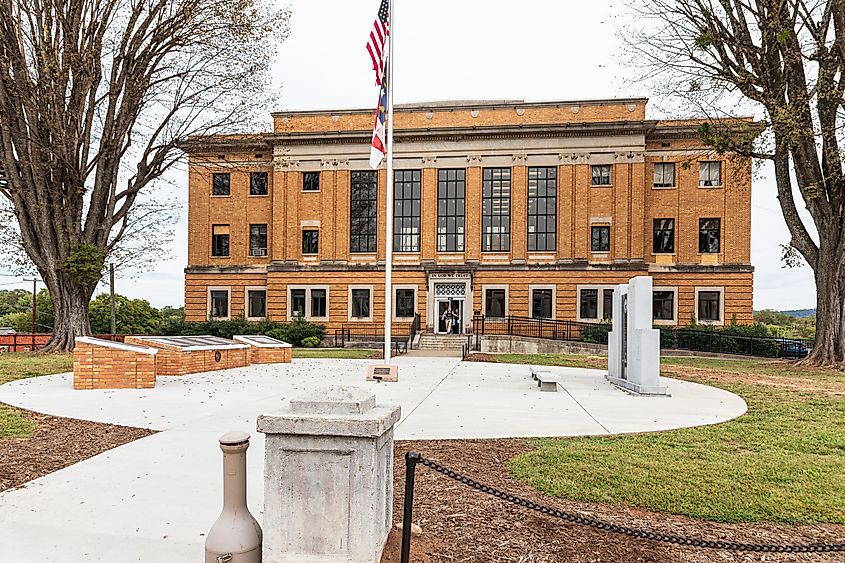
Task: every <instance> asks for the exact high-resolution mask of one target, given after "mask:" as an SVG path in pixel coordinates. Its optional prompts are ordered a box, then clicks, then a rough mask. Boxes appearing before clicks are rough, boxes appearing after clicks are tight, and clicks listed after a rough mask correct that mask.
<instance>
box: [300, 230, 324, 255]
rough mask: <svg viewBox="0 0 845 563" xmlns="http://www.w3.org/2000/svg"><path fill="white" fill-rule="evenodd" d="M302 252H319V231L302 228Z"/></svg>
mask: <svg viewBox="0 0 845 563" xmlns="http://www.w3.org/2000/svg"><path fill="white" fill-rule="evenodd" d="M302 253H303V254H319V253H320V231H318V230H316V229H303V231H302Z"/></svg>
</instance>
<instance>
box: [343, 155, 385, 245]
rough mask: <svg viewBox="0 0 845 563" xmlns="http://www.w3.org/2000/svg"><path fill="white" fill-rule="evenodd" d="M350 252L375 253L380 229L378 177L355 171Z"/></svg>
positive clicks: (351, 188) (351, 206) (350, 223)
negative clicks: (378, 219) (378, 220)
mask: <svg viewBox="0 0 845 563" xmlns="http://www.w3.org/2000/svg"><path fill="white" fill-rule="evenodd" d="M349 199H350V202H349V252H375V251H376V231H377V229H378V222H377V216H378V175H377V173H376V171H375V170H365V171H353V172H352V180H351V184H350V189H349Z"/></svg>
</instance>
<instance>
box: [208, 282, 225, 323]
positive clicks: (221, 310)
mask: <svg viewBox="0 0 845 563" xmlns="http://www.w3.org/2000/svg"><path fill="white" fill-rule="evenodd" d="M209 299H210V301H211V302H210V307H209V312H208V316H209V317H210V318H212V319H228V318H229V290H227V289H212V290H210V291H209Z"/></svg>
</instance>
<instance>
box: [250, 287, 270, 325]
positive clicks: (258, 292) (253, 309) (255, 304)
mask: <svg viewBox="0 0 845 563" xmlns="http://www.w3.org/2000/svg"><path fill="white" fill-rule="evenodd" d="M246 300H247V316H248V317H249V318H252V319H262V318H264V317H266V316H267V291H266V290H264V289H249V290H247V292H246Z"/></svg>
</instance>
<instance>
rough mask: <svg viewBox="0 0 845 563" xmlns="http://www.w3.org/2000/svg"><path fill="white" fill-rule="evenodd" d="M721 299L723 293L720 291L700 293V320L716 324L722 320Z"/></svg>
mask: <svg viewBox="0 0 845 563" xmlns="http://www.w3.org/2000/svg"><path fill="white" fill-rule="evenodd" d="M721 299H722V293H721V292H720V291H699V292H698V320H699V321H715V322H718V321H720V320H722V319H721V317H722V315H721V312H722V311H721V306H720V305H721V303H720V302H721Z"/></svg>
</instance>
